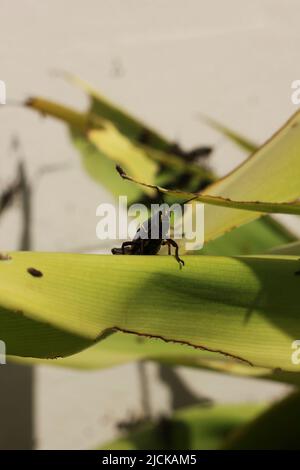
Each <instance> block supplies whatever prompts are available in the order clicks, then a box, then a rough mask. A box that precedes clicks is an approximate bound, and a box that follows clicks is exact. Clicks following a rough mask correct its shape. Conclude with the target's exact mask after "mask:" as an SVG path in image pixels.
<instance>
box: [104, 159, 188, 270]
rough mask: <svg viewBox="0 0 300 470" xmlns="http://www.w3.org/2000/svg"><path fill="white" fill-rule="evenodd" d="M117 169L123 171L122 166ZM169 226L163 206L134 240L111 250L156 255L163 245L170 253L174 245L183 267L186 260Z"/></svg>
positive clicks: (120, 252) (116, 252) (113, 252)
mask: <svg viewBox="0 0 300 470" xmlns="http://www.w3.org/2000/svg"><path fill="white" fill-rule="evenodd" d="M117 170H118V171H119V173H121V172H123V170H122V168H119V167H118V168H117ZM169 228H170V216H169V211H168V209H167V207H165V208H164V207H163V208H161V209H159V210H158V211H157V212H156V213H155V214H154V215H153V216H152V217H149V219H147V220H146V221H145V222H144V223H143V224H142V225H140V227H139V228H138V229H137V232H136V234H135V236H134V238H133V240H129V241H126V242H123V243H122V245H121V247H120V248H113V249H112V250H111V252H112V254H113V255H156V254H157V253H158V252H159V250H160V248H161V247H162V246H164V245H167V246H168V254H169V255H171V249H172V247H173V248H175V255H174V256H175V259H176V261H177V262H178V263H179V266H180V269H181V268H182V266H184V261H183V260H182V259H181V258H180V257H179V247H178V245H177V243H176V242H175V240H173V239H172V238H169V237H168V232H169Z"/></svg>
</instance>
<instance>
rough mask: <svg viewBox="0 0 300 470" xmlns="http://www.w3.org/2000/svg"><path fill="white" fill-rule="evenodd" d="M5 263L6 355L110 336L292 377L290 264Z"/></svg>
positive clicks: (136, 259)
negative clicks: (182, 347) (159, 342)
mask: <svg viewBox="0 0 300 470" xmlns="http://www.w3.org/2000/svg"><path fill="white" fill-rule="evenodd" d="M11 256H12V259H11V260H9V261H1V262H0V307H1V316H0V323H1V322H4V323H2V324H1V337H2V339H3V340H5V341H6V344H7V348H8V351H7V352H8V354H12V355H14V354H15V355H19V356H36V357H53V356H55V355H56V356H57V355H67V354H71V353H75V352H77V351H79V350H80V349H84V347H87V346H88V345H91V344H92V342H93V341H97V340H99V339H100V338H103V335H104V337H105V335H107V333H108V332H111V331H112V330H113V331H124V332H127V333H133V334H136V335H140V336H151V337H157V338H163V339H164V340H165V341H171V342H172V341H175V342H178V343H183V344H187V345H190V346H193V347H196V348H198V347H199V348H202V349H207V350H209V351H217V352H221V353H223V354H226V355H230V356H231V357H234V358H239V359H241V360H242V361H244V362H245V363H249V364H253V365H256V366H261V367H269V368H278V367H279V368H282V369H284V370H291V371H297V370H298V368H297V366H296V365H294V364H293V363H292V361H291V353H292V352H293V351H292V349H291V345H292V341H294V340H295V339H298V338H300V322H299V311H298V302H297V298H298V292H299V276H296V275H295V272H297V271H298V270H299V261H298V259H297V258H294V257H261V258H258V257H238V258H223V257H209V256H203V257H202V256H192V255H191V256H188V257H185V261H186V266H185V267H184V268H183V269H182V270H179V267H178V264H177V262H176V261H175V259H174V258H173V257H168V256H153V257H151V256H105V255H75V254H62V253H61V254H60V253H58V254H55V253H49V254H47V253H31V252H26V253H24V252H20V253H12V254H11ZM29 268H34V269H36V270H38V271H40V272H41V273H42V274H43V275H42V276H41V277H35V276H33V275H32V274H30V273H29V272H28V269H29ZM33 324H35V325H37V326H36V328H33V327H32V326H33ZM42 329H44V336H43V337H41V336H40V330H42ZM47 329H48V331H49V340H48V341H47V342H46V341H43V342H42V341H41V339H43V340H44V338H45V336H46V333H47ZM64 332H65V333H67V337H66V338H65V341H64ZM56 336H57V341H56ZM69 336H70V337H71V339H70V341H69V340H68V337H69ZM24 338H26V341H25V340H24ZM53 351H55V354H54V353H53ZM298 367H299V366H298Z"/></svg>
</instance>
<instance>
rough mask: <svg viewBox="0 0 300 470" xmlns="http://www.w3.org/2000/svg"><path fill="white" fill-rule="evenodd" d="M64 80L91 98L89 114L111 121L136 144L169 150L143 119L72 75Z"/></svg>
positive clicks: (68, 75)
mask: <svg viewBox="0 0 300 470" xmlns="http://www.w3.org/2000/svg"><path fill="white" fill-rule="evenodd" d="M63 76H64V78H66V79H67V80H68V81H70V82H71V83H73V84H74V85H76V86H79V87H80V88H81V89H82V90H83V91H84V92H85V93H87V95H88V96H89V98H90V101H91V104H90V109H89V114H95V115H97V116H100V117H101V118H103V119H105V120H108V121H111V122H112V123H113V124H114V125H115V126H116V127H117V128H118V129H119V131H120V132H121V133H122V134H124V135H126V136H127V137H128V138H129V139H132V140H135V141H136V142H140V141H144V142H145V141H146V142H147V145H148V146H149V147H152V148H156V149H158V150H168V149H169V147H170V143H169V142H168V141H167V140H166V139H165V138H164V137H163V136H162V135H161V134H159V133H158V132H157V131H155V130H153V129H151V128H150V127H149V126H147V125H146V124H145V123H143V122H142V120H141V119H138V118H135V117H134V116H132V115H131V114H130V113H129V112H128V111H125V110H124V109H122V108H121V107H120V106H119V105H118V106H117V105H115V104H114V103H112V102H110V101H109V100H108V99H107V98H105V97H104V96H102V95H101V94H100V93H99V92H98V91H97V90H95V88H93V87H92V86H91V85H89V84H88V83H87V82H85V81H84V80H82V79H80V78H78V77H76V76H75V75H72V74H70V73H66V72H64V73H63Z"/></svg>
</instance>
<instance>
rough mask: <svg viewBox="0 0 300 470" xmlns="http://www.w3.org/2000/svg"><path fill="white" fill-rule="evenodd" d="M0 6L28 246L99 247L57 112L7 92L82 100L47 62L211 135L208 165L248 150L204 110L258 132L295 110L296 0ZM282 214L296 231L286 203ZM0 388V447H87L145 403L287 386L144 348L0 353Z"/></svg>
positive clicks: (1, 142) (2, 153)
mask: <svg viewBox="0 0 300 470" xmlns="http://www.w3.org/2000/svg"><path fill="white" fill-rule="evenodd" d="M0 7H1V19H2V21H1V28H0V57H1V66H0V79H1V80H3V81H5V83H6V87H7V105H2V106H0V132H1V139H0V189H1V191H2V190H3V189H5V188H6V186H7V184H8V182H9V181H11V180H12V179H13V178H14V175H15V174H16V167H17V162H18V161H19V160H22V161H23V162H24V165H25V166H26V178H27V182H28V186H29V187H30V191H31V195H32V199H31V200H32V208H31V211H32V212H31V220H30V227H29V232H30V233H29V234H27V235H28V237H27V241H26V243H27V248H28V249H29V248H30V249H31V250H39V251H68V252H91V251H96V250H97V247H98V245H99V250H103V249H104V248H103V246H101V243H100V242H99V241H98V240H97V238H96V232H95V228H96V223H97V219H96V215H95V211H96V207H97V206H98V205H99V204H100V203H101V202H104V201H110V202H113V198H112V196H111V195H110V194H109V193H108V192H106V191H105V190H104V189H103V188H101V187H100V186H99V185H97V184H96V183H94V182H93V181H92V180H91V179H90V178H89V176H88V175H87V174H86V173H85V172H84V171H83V170H82V167H81V162H80V159H79V156H78V153H77V151H76V149H75V148H74V146H72V145H71V144H70V139H69V136H68V133H67V131H66V128H65V126H63V125H62V124H61V123H60V122H58V121H55V120H52V119H50V118H46V119H44V118H43V117H41V116H39V115H37V114H36V113H34V112H32V111H30V110H27V109H22V108H21V107H18V106H17V105H16V102H19V101H21V100H23V99H25V98H27V97H28V96H29V95H33V94H34V95H40V96H45V97H48V98H50V99H53V100H56V101H59V102H63V103H65V104H67V105H70V106H71V107H77V108H79V109H82V110H84V109H85V107H86V105H87V101H86V97H85V95H84V94H83V93H82V92H81V91H80V90H79V89H76V88H75V87H71V86H70V85H69V84H68V83H66V81H64V80H62V79H61V77H60V76H59V74H58V73H57V71H61V70H65V71H68V72H72V73H74V74H76V75H78V76H79V77H81V78H83V79H86V80H87V81H88V82H90V83H91V84H93V85H94V86H95V87H96V88H97V89H99V90H100V91H101V93H102V95H104V96H106V97H107V98H109V99H111V100H112V101H114V102H115V103H117V104H118V105H121V106H122V107H123V108H125V109H128V111H130V112H131V113H133V114H134V115H136V116H137V117H140V118H142V119H143V120H144V121H145V122H147V123H148V124H149V125H151V126H152V127H154V128H155V129H157V130H159V131H160V132H161V133H163V134H165V135H166V136H167V137H168V138H169V139H170V140H172V141H177V142H179V143H180V144H181V145H182V146H183V147H187V148H191V147H193V146H197V145H212V146H213V148H214V152H213V154H212V157H211V159H210V165H211V167H212V168H213V169H214V170H215V171H216V172H217V173H218V175H223V174H226V173H227V172H228V171H230V170H231V169H232V168H233V167H234V166H236V165H237V164H238V163H240V162H241V159H242V158H244V156H245V155H244V154H243V153H242V151H240V150H239V149H238V148H237V147H235V146H234V145H233V144H231V143H230V142H229V141H228V140H226V139H225V138H224V137H222V136H221V135H220V134H218V133H217V132H215V131H213V130H212V129H210V128H209V127H208V126H206V125H205V124H204V123H203V122H202V121H201V119H200V114H201V113H202V114H205V115H208V116H210V117H212V118H215V119H217V120H219V121H220V122H222V123H224V124H226V125H228V126H229V127H231V128H233V129H235V130H237V131H238V132H240V133H241V134H244V135H245V136H247V137H249V138H250V139H252V140H253V141H255V142H257V143H258V144H260V143H262V142H263V141H264V140H265V139H267V138H268V137H269V136H270V135H271V134H272V133H273V132H274V131H275V130H276V129H277V128H278V127H279V126H280V125H281V124H282V123H283V122H284V121H285V120H286V119H287V118H288V117H289V116H290V115H291V114H292V113H294V112H295V111H296V106H295V105H294V104H293V103H292V101H291V93H292V90H291V84H292V82H293V81H294V80H296V79H299V78H300V77H299V65H298V56H299V54H298V50H297V44H298V42H299V36H300V32H299V25H298V17H299V14H300V5H299V2H297V1H296V0H289V2H284V1H283V0H254V1H252V2H246V1H240V0H227V2H222V1H221V0H209V1H208V0H200V1H199V0H187V1H184V2H183V1H181V0H160V1H158V0H156V1H153V0H152V1H150V0H111V1H110V2H105V1H104V0H86V1H85V2H83V1H81V0H63V1H59V0H52V1H51V2H50V1H46V0H43V1H38V0H23V1H22V2H19V1H17V0H0ZM281 220H284V221H285V222H286V223H287V224H288V225H289V226H290V227H292V228H293V229H294V230H295V231H298V232H300V227H297V225H296V224H295V222H294V220H293V219H292V218H291V217H287V216H286V217H281ZM22 223H23V221H22V208H21V207H20V204H19V205H18V204H17V205H14V206H13V207H12V208H11V210H9V211H7V212H5V214H4V215H3V216H2V217H1V220H0V245H1V250H2V249H3V250H13V249H18V248H19V246H20V245H19V244H20V236H21V232H22V230H23V228H24V227H23V226H22ZM0 335H1V332H0ZM0 390H1V402H0V415H1V420H2V425H1V430H0V448H2V449H5V448H6V449H8V448H27V449H30V448H35V449H67V448H68V449H84V448H91V447H95V446H96V445H101V444H102V443H105V442H107V441H109V440H111V439H113V438H115V437H118V436H120V435H121V434H122V423H124V422H125V423H126V422H128V421H129V422H130V420H131V421H132V420H133V421H134V420H138V419H141V418H142V417H143V416H145V415H147V416H148V415H151V416H167V415H168V414H169V413H170V412H171V411H172V410H173V409H177V408H180V407H182V406H185V405H191V404H195V403H201V402H203V401H204V402H205V401H207V400H214V401H216V402H218V403H228V402H236V403H244V402H258V401H259V402H261V401H265V400H274V399H277V398H279V397H281V396H283V395H284V394H286V393H287V392H288V390H289V387H288V386H286V385H282V384H272V383H271V382H267V381H265V382H264V381H257V380H253V379H251V380H250V379H238V378H230V377H228V376H225V375H224V374H215V373H212V372H199V371H196V370H193V369H188V368H184V367H177V368H169V367H167V366H158V365H156V364H154V363H150V362H149V363H143V364H136V363H132V364H128V365H124V366H118V367H114V368H111V369H106V370H102V371H96V372H95V371H93V372H78V371H74V370H71V369H62V368H58V367H53V366H51V367H50V366H49V367H48V366H35V367H30V366H28V367H27V366H20V365H15V364H8V365H6V366H0ZM123 427H124V426H123Z"/></svg>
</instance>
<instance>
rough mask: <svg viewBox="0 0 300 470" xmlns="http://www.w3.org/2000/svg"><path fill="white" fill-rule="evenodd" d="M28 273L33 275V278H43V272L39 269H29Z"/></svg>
mask: <svg viewBox="0 0 300 470" xmlns="http://www.w3.org/2000/svg"><path fill="white" fill-rule="evenodd" d="M27 272H28V273H29V274H31V276H33V277H42V276H43V273H42V271H39V270H38V269H35V268H28V269H27Z"/></svg>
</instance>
